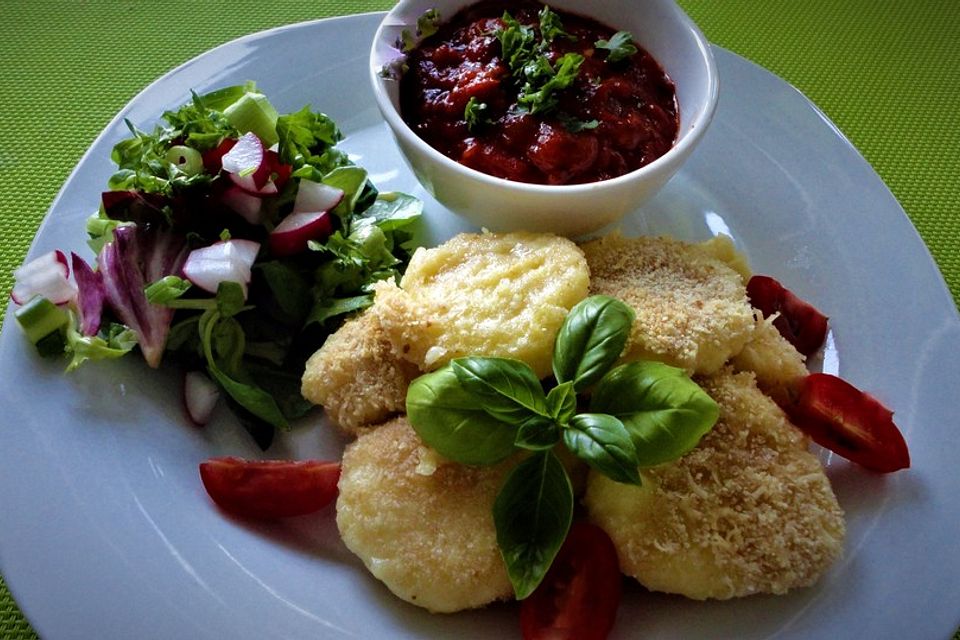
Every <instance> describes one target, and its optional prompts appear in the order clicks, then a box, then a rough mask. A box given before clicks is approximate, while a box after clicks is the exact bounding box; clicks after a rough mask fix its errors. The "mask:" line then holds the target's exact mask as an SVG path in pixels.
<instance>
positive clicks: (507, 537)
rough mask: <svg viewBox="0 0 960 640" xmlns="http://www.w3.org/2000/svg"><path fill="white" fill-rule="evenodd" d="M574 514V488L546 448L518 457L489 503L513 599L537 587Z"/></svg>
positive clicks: (561, 542) (525, 594)
mask: <svg viewBox="0 0 960 640" xmlns="http://www.w3.org/2000/svg"><path fill="white" fill-rule="evenodd" d="M572 520H573V489H572V487H571V486H570V478H568V477H567V472H566V471H565V470H564V468H563V465H562V464H560V461H559V460H557V457H556V456H555V455H553V453H551V452H550V451H544V452H543V453H538V454H536V455H534V456H531V457H530V458H527V459H526V460H524V461H523V462H521V463H520V464H519V465H517V467H516V468H515V469H514V470H513V471H512V472H511V473H510V475H509V476H507V481H506V482H505V483H504V485H503V488H502V489H500V493H499V494H497V499H496V502H494V505H493V521H494V524H495V525H496V528H497V545H498V546H499V547H500V555H501V556H503V561H504V563H505V564H506V566H507V575H508V576H509V577H510V582H511V583H512V584H513V591H514V593H515V594H516V596H517V599H518V600H523V599H524V598H526V597H527V596H529V595H530V594H531V593H533V590H534V589H536V588H537V585H539V584H540V582H541V581H542V580H543V577H544V575H546V573H547V570H548V569H549V568H550V565H551V564H552V563H553V559H554V557H556V555H557V551H559V550H560V545H562V544H563V541H564V539H565V538H566V536H567V531H568V530H569V529H570V523H571V521H572Z"/></svg>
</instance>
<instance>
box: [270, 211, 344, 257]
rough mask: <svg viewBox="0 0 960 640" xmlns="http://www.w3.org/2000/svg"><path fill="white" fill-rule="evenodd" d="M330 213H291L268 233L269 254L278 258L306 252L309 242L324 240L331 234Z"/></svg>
mask: <svg viewBox="0 0 960 640" xmlns="http://www.w3.org/2000/svg"><path fill="white" fill-rule="evenodd" d="M332 215H333V214H332V213H330V212H329V211H307V212H302V213H291V214H290V215H288V216H287V217H286V218H284V219H283V220H282V221H281V222H280V224H278V225H277V227H276V228H275V229H274V230H273V231H272V232H271V233H270V237H269V238H268V242H269V246H270V252H271V253H272V254H273V255H275V256H278V257H281V256H292V255H295V254H297V253H300V252H301V251H304V250H306V248H307V243H308V242H310V241H311V240H325V239H327V238H328V237H329V236H330V234H331V233H333V222H332V220H331V217H332Z"/></svg>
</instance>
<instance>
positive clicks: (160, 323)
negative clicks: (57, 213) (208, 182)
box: [97, 225, 187, 368]
mask: <svg viewBox="0 0 960 640" xmlns="http://www.w3.org/2000/svg"><path fill="white" fill-rule="evenodd" d="M186 255H187V251H186V244H185V243H184V241H183V239H182V238H181V237H179V236H176V235H174V234H172V233H170V232H169V231H164V230H160V229H156V228H152V227H147V228H141V227H139V226H136V225H125V226H120V227H117V229H116V230H115V231H114V232H113V241H112V242H108V243H107V244H105V245H104V247H103V249H102V250H101V251H100V255H99V256H98V257H97V263H98V265H99V268H100V274H101V276H102V279H103V285H104V291H105V293H106V300H107V303H108V304H109V305H110V308H111V309H113V312H114V313H115V314H116V315H117V317H118V318H120V320H121V321H122V322H123V323H124V324H125V325H127V326H128V327H130V328H131V329H132V330H133V331H134V332H135V333H136V334H137V343H138V344H139V345H140V350H141V351H142V352H143V357H144V359H145V360H146V361H147V364H149V365H150V366H151V367H154V368H156V367H158V366H159V365H160V359H161V358H162V356H163V349H164V345H165V343H166V339H167V333H168V332H169V331H170V322H171V320H172V319H173V309H170V308H168V307H163V306H160V305H154V304H150V303H149V302H147V297H146V295H145V294H144V291H143V290H144V287H145V286H146V285H147V284H149V283H150V282H154V281H156V280H159V279H160V278H162V277H164V276H168V275H176V274H178V273H179V272H180V268H181V266H182V265H183V261H184V259H185V258H186Z"/></svg>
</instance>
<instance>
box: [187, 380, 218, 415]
mask: <svg viewBox="0 0 960 640" xmlns="http://www.w3.org/2000/svg"><path fill="white" fill-rule="evenodd" d="M219 399H220V389H219V388H218V387H217V385H216V384H215V383H214V382H213V380H211V379H210V378H208V377H207V376H206V375H205V374H203V373H201V372H200V371H188V372H187V373H186V375H184V376H183V406H184V407H185V408H186V410H187V415H188V416H189V417H190V420H191V421H192V422H193V423H194V424H195V425H197V426H198V427H202V426H203V425H205V424H207V423H208V422H210V416H211V415H213V409H214V408H215V407H216V406H217V401H218V400H219Z"/></svg>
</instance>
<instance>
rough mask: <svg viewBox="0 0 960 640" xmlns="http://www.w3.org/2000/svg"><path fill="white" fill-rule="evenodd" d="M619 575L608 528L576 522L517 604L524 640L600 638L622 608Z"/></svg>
mask: <svg viewBox="0 0 960 640" xmlns="http://www.w3.org/2000/svg"><path fill="white" fill-rule="evenodd" d="M622 580H623V578H622V575H621V573H620V562H619V560H618V559H617V550H616V548H615V547H614V546H613V542H612V541H611V540H610V537H609V536H607V534H606V532H604V531H603V529H601V528H600V527H598V526H596V525H594V524H590V523H589V522H585V521H577V522H574V523H573V525H572V526H571V527H570V532H569V533H568V534H567V539H566V541H564V543H563V546H562V547H561V548H560V551H559V552H558V553H557V557H556V558H555V559H554V561H553V565H552V566H551V567H550V570H549V571H548V572H547V575H546V576H545V577H544V579H543V582H541V583H540V586H538V587H537V589H536V590H535V591H534V592H533V593H532V594H530V596H529V597H528V598H527V599H526V600H524V601H523V602H521V604H520V629H521V631H522V633H523V639H524V640H604V639H605V638H606V637H607V636H608V635H609V634H610V631H611V630H612V629H613V624H614V622H615V621H616V617H617V608H618V607H619V606H620V595H621V591H622Z"/></svg>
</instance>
